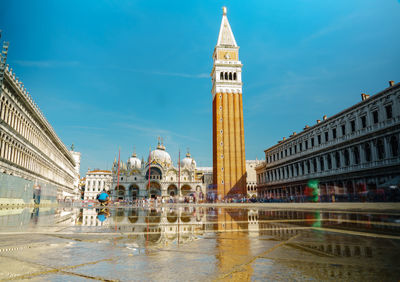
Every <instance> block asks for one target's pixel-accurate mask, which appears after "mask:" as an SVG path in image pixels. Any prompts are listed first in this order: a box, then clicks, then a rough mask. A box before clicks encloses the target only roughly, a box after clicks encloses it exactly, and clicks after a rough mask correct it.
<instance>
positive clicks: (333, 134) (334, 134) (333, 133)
mask: <svg viewBox="0 0 400 282" xmlns="http://www.w3.org/2000/svg"><path fill="white" fill-rule="evenodd" d="M332 138H333V139H336V128H334V129H332Z"/></svg>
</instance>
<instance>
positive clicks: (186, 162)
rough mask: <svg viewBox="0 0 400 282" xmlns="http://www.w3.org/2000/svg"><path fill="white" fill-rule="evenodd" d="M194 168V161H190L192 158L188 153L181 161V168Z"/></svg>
mask: <svg viewBox="0 0 400 282" xmlns="http://www.w3.org/2000/svg"><path fill="white" fill-rule="evenodd" d="M192 166H193V167H195V166H196V162H195V160H194V159H192V157H191V156H190V153H189V152H188V153H187V154H186V157H185V158H183V159H182V161H181V167H192Z"/></svg>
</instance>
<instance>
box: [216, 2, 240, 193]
mask: <svg viewBox="0 0 400 282" xmlns="http://www.w3.org/2000/svg"><path fill="white" fill-rule="evenodd" d="M213 60H214V65H213V69H212V71H211V77H212V95H213V174H214V177H213V181H214V186H215V188H216V189H217V193H218V196H219V197H225V196H227V195H228V194H229V195H232V194H233V195H237V194H241V195H246V165H245V159H246V158H245V150H244V127H243V104H242V63H241V62H240V61H239V46H238V45H237V44H236V41H235V37H234V36H233V33H232V29H231V27H230V25H229V22H228V18H227V16H226V8H225V7H224V8H223V16H222V21H221V27H220V31H219V36H218V42H217V45H216V46H215V49H214V54H213Z"/></svg>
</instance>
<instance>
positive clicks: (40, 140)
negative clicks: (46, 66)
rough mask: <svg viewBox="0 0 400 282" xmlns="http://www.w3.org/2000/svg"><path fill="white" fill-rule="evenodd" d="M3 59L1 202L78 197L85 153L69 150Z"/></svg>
mask: <svg viewBox="0 0 400 282" xmlns="http://www.w3.org/2000/svg"><path fill="white" fill-rule="evenodd" d="M6 51H7V50H6V49H5V50H3V51H2V55H0V58H1V62H0V204H27V203H33V201H34V199H33V198H34V196H33V195H36V201H35V202H36V203H38V201H39V199H40V203H49V202H55V201H56V200H57V199H58V200H62V199H67V198H68V199H77V198H79V194H80V193H79V190H78V184H79V166H80V158H81V155H80V153H79V152H75V151H74V150H69V149H68V148H67V147H66V146H65V144H64V143H63V142H62V141H61V139H60V138H59V136H58V135H57V134H56V132H55V131H54V129H53V127H52V126H51V125H50V123H49V122H48V120H47V119H46V117H45V116H44V114H43V113H42V111H41V110H40V108H39V107H38V105H37V104H36V103H35V101H34V100H33V98H32V96H31V95H30V94H29V92H28V91H27V90H26V88H25V87H24V85H23V83H22V81H21V80H20V79H19V78H18V77H17V75H16V74H15V72H14V71H13V70H12V69H11V68H10V67H9V66H8V65H5V54H6Z"/></svg>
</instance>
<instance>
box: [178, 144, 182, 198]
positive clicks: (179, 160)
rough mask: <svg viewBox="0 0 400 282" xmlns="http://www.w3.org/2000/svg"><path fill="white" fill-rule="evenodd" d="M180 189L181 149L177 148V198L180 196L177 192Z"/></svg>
mask: <svg viewBox="0 0 400 282" xmlns="http://www.w3.org/2000/svg"><path fill="white" fill-rule="evenodd" d="M179 191H181V149H179V157H178V199H179V197H180V196H181V195H180V194H181V193H179Z"/></svg>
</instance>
